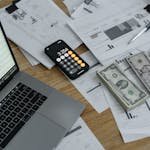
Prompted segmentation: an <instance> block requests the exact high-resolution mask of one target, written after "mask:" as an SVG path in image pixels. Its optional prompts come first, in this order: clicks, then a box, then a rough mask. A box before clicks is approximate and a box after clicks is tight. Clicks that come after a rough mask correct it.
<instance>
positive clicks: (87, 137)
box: [56, 118, 104, 150]
mask: <svg viewBox="0 0 150 150" xmlns="http://www.w3.org/2000/svg"><path fill="white" fill-rule="evenodd" d="M74 129H75V130H76V131H74ZM72 131H74V132H72ZM71 132H72V133H71V134H69V135H68V136H66V137H65V138H64V139H63V140H62V142H61V143H60V144H59V145H58V147H57V148H56V150H104V148H103V146H102V145H101V143H100V142H99V141H98V140H97V139H96V137H95V136H94V135H93V133H92V132H91V131H90V129H89V128H88V126H87V125H86V123H85V122H84V121H83V120H82V119H81V118H80V119H79V120H78V121H77V122H76V123H75V125H74V126H73V127H72V129H71Z"/></svg>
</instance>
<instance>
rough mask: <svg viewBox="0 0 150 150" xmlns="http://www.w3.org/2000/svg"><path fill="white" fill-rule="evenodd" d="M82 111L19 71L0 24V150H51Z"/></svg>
mask: <svg viewBox="0 0 150 150" xmlns="http://www.w3.org/2000/svg"><path fill="white" fill-rule="evenodd" d="M49 78H50V77H49ZM60 84H61V83H60ZM83 109H84V106H83V105H82V104H81V103H79V102H77V101H75V100H73V99H71V98H70V97H67V96H65V95H63V94H61V93H59V92H58V91H56V90H55V89H53V88H50V87H49V86H47V85H45V84H43V83H41V82H40V81H38V80H36V79H34V78H32V77H31V76H29V75H27V74H25V73H23V72H20V71H19V68H18V65H17V63H16V61H15V58H14V55H13V54H12V51H11V49H10V46H9V45H8V41H7V39H6V36H5V33H4V30H3V28H2V25H1V24H0V150H1V149H2V150H52V149H54V148H55V147H56V146H57V145H58V143H59V142H60V141H61V140H62V138H63V137H64V136H65V135H66V134H67V132H68V131H69V130H70V128H71V127H72V125H73V124H74V123H75V122H76V120H77V119H78V117H79V116H80V114H81V113H82V111H83Z"/></svg>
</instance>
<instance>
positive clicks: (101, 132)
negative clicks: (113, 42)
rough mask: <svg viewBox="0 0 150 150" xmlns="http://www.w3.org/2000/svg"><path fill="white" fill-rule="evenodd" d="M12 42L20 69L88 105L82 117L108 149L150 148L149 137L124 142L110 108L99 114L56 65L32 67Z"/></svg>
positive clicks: (0, 4) (80, 50)
mask: <svg viewBox="0 0 150 150" xmlns="http://www.w3.org/2000/svg"><path fill="white" fill-rule="evenodd" d="M11 1H12V0H1V2H0V7H1V8H2V7H3V6H5V5H7V4H9V3H10V2H11ZM60 1H61V0H55V2H56V3H57V4H58V6H59V7H60V8H62V9H63V10H64V11H65V12H66V13H67V10H66V9H65V7H64V5H63V4H62V3H61V2H60ZM10 44H11V47H12V49H13V51H14V54H15V57H16V59H17V62H18V64H19V67H20V70H22V71H25V72H26V73H28V74H30V75H32V76H33V77H35V78H37V79H39V80H41V81H42V82H44V83H45V84H48V85H49V86H52V87H54V88H56V89H57V90H59V91H61V92H63V93H65V94H67V95H69V96H72V97H73V98H75V99H76V100H79V101H80V102H81V103H83V104H85V105H86V109H85V111H84V113H83V115H82V118H83V119H84V120H85V121H86V123H87V125H88V126H89V128H90V129H91V130H92V131H93V133H94V134H95V136H96V137H97V139H98V140H99V141H100V142H101V143H102V144H103V146H104V147H105V149H106V150H150V139H149V138H146V139H143V140H139V141H136V142H132V143H129V144H124V143H123V140H122V138H121V136H120V133H119V130H118V128H117V125H116V123H115V121H114V118H113V116H112V113H111V111H110V109H108V110H106V111H105V112H103V113H101V114H98V113H97V112H96V111H95V110H94V109H93V108H92V107H91V105H89V103H88V102H87V101H86V100H85V99H84V98H83V96H82V95H81V94H80V93H79V92H78V91H77V90H76V89H75V88H74V86H73V85H72V84H71V83H70V82H69V81H68V80H67V79H66V78H65V76H64V75H63V74H62V73H61V72H60V71H59V70H58V69H57V68H56V67H54V68H52V69H51V70H48V69H46V68H45V67H43V66H42V65H37V66H35V67H32V66H31V65H30V64H29V62H28V61H27V60H26V58H25V57H24V56H23V55H22V53H21V52H20V51H19V49H18V48H17V46H16V45H15V44H13V43H12V42H10ZM77 50H78V52H80V53H81V52H83V51H85V50H86V48H85V47H84V46H83V45H82V46H80V47H79V48H78V49H77ZM93 150H94V149H93Z"/></svg>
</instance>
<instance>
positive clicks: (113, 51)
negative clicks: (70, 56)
mask: <svg viewBox="0 0 150 150" xmlns="http://www.w3.org/2000/svg"><path fill="white" fill-rule="evenodd" d="M138 2H139V1H138ZM143 3H144V2H142V1H141V5H142V4H143ZM139 5H140V2H139V3H138V4H137V7H136V5H135V6H134V7H133V8H132V9H131V10H130V8H129V10H130V11H129V12H124V13H121V12H120V13H117V14H116V12H115V14H113V13H112V15H110V16H109V17H108V15H107V16H106V15H104V12H105V10H103V13H100V14H98V13H97V14H95V13H94V15H95V16H93V15H90V16H87V17H81V18H79V19H75V20H73V21H70V22H69V25H70V26H71V28H72V29H73V30H74V31H75V33H77V35H78V36H79V37H80V38H81V40H82V41H83V42H84V43H85V44H86V46H87V47H88V48H89V49H90V51H91V52H92V53H93V54H94V55H95V57H96V58H97V59H98V60H99V61H100V62H101V63H103V62H104V61H106V60H109V59H111V58H112V57H115V56H117V55H121V54H122V53H124V52H126V51H127V50H128V49H130V48H132V47H135V46H137V45H139V44H140V45H141V44H142V43H144V42H145V41H148V40H149V38H147V36H142V38H140V42H139V40H137V42H133V43H132V44H130V45H128V41H129V40H130V39H131V38H132V37H133V36H135V34H136V33H138V32H139V31H140V30H141V29H142V28H143V27H145V24H146V23H148V22H149V21H150V16H149V14H148V13H147V12H146V11H145V10H143V9H139ZM143 5H144V4H143ZM110 6H111V5H110ZM144 6H145V5H144ZM109 11H110V10H109ZM118 12H119V10H118ZM83 20H84V21H83ZM145 35H146V34H145ZM147 35H150V33H147ZM103 64H104V63H103Z"/></svg>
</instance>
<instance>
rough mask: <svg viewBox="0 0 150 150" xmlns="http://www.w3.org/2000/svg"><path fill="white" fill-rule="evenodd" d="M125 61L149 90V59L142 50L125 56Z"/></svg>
mask: <svg viewBox="0 0 150 150" xmlns="http://www.w3.org/2000/svg"><path fill="white" fill-rule="evenodd" d="M126 60H127V62H128V63H129V65H130V66H131V68H132V69H133V71H134V72H135V74H136V75H137V77H138V78H139V79H140V80H141V82H142V83H143V84H144V86H145V87H146V89H147V90H148V91H149V92H150V60H149V58H148V57H147V55H146V54H145V53H144V52H141V53H138V54H136V55H133V56H132V57H129V58H126Z"/></svg>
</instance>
